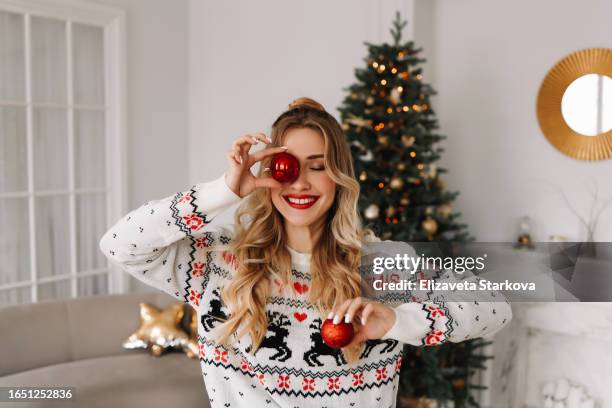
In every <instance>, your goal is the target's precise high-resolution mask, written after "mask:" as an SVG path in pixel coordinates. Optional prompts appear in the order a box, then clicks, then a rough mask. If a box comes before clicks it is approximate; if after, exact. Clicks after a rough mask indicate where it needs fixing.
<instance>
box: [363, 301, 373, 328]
mask: <svg viewBox="0 0 612 408" xmlns="http://www.w3.org/2000/svg"><path fill="white" fill-rule="evenodd" d="M372 313H374V304H373V303H368V304H367V305H366V306H365V307H364V308H363V311H362V312H361V325H362V326H365V324H366V323H367V322H368V317H370V315H371V314H372Z"/></svg>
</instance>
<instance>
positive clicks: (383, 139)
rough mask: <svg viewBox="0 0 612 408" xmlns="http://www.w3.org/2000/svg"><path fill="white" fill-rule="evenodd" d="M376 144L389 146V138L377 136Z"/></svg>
mask: <svg viewBox="0 0 612 408" xmlns="http://www.w3.org/2000/svg"><path fill="white" fill-rule="evenodd" d="M378 144H379V145H381V146H389V137H388V136H386V135H379V136H378Z"/></svg>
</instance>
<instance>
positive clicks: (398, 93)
mask: <svg viewBox="0 0 612 408" xmlns="http://www.w3.org/2000/svg"><path fill="white" fill-rule="evenodd" d="M402 90H403V88H402V87H401V86H396V87H395V88H393V89H392V90H391V93H390V94H389V99H390V100H391V102H392V103H393V104H394V105H397V104H399V103H400V102H401V101H402Z"/></svg>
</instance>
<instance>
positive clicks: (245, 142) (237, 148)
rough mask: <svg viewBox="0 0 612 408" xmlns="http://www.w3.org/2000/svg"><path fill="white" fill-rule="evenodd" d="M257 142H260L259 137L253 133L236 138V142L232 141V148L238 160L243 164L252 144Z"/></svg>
mask: <svg viewBox="0 0 612 408" xmlns="http://www.w3.org/2000/svg"><path fill="white" fill-rule="evenodd" d="M257 143H259V141H258V138H257V137H255V136H254V135H251V134H248V135H244V136H242V137H239V138H238V139H236V140H234V143H232V150H233V151H234V154H235V155H236V160H237V161H238V162H239V163H241V164H243V163H244V161H245V156H246V155H248V153H249V150H250V149H251V146H253V145H255V144H257Z"/></svg>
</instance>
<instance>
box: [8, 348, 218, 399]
mask: <svg viewBox="0 0 612 408" xmlns="http://www.w3.org/2000/svg"><path fill="white" fill-rule="evenodd" d="M8 386H49V387H50V386H56V387H60V386H62V387H75V390H74V393H75V396H74V398H73V399H72V400H71V402H67V401H63V402H54V403H50V402H49V401H40V402H20V403H16V404H15V406H18V407H20V408H28V407H73V406H74V407H94V408H95V407H149V408H154V407H171V406H178V405H180V406H182V407H210V403H209V401H208V394H207V393H206V389H205V387H204V381H203V378H202V372H201V371H200V366H199V361H198V360H197V359H190V358H188V357H187V356H186V355H185V354H183V353H180V352H171V353H168V354H165V355H163V356H161V357H159V358H156V357H153V356H150V355H148V354H147V353H146V352H135V351H133V352H132V354H131V355H123V356H108V357H98V358H91V359H85V360H79V361H72V362H68V363H62V364H55V365H51V366H47V367H42V368H37V369H33V370H29V371H24V372H21V373H18V374H13V375H9V376H5V377H0V387H8ZM2 406H4V405H2Z"/></svg>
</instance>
